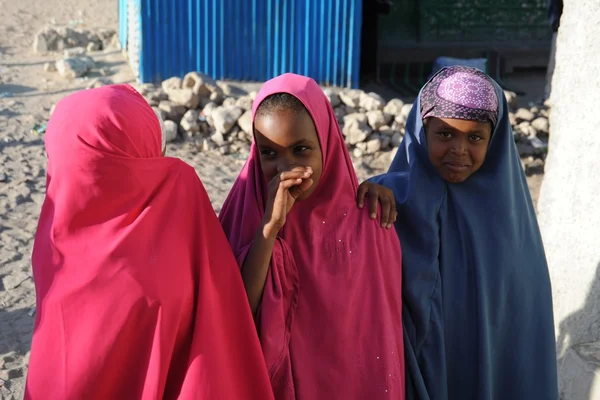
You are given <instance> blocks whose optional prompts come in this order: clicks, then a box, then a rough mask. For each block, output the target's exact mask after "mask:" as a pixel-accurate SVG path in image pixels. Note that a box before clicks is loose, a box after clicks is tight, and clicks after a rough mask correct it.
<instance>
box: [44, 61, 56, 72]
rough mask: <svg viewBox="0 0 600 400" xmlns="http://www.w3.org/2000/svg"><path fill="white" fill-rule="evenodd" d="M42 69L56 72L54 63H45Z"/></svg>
mask: <svg viewBox="0 0 600 400" xmlns="http://www.w3.org/2000/svg"><path fill="white" fill-rule="evenodd" d="M44 71H46V72H56V63H49V62H47V63H45V64H44Z"/></svg>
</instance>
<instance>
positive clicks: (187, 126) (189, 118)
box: [180, 109, 200, 135]
mask: <svg viewBox="0 0 600 400" xmlns="http://www.w3.org/2000/svg"><path fill="white" fill-rule="evenodd" d="M199 116H200V112H199V111H198V110H193V109H192V110H188V111H187V112H186V113H185V114H184V115H183V118H181V122H180V125H181V129H183V130H184V131H185V132H186V133H188V134H190V135H193V134H195V133H197V132H200V121H199Z"/></svg>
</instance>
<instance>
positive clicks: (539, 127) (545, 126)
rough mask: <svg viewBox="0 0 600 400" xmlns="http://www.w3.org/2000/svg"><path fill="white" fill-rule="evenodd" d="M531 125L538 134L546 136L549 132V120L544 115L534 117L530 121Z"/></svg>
mask: <svg viewBox="0 0 600 400" xmlns="http://www.w3.org/2000/svg"><path fill="white" fill-rule="evenodd" d="M531 126H532V127H533V128H534V129H535V130H536V131H537V133H538V136H539V135H540V134H542V135H544V136H548V134H549V133H550V122H549V121H548V118H546V117H539V118H536V119H534V120H533V121H532V122H531Z"/></svg>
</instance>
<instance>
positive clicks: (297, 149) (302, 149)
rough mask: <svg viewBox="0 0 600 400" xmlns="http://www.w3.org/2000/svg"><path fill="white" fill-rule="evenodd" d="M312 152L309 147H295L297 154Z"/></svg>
mask: <svg viewBox="0 0 600 400" xmlns="http://www.w3.org/2000/svg"><path fill="white" fill-rule="evenodd" d="M306 150H310V149H309V147H307V146H296V147H294V152H295V153H302V152H303V151H306Z"/></svg>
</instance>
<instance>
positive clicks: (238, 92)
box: [217, 81, 248, 97]
mask: <svg viewBox="0 0 600 400" xmlns="http://www.w3.org/2000/svg"><path fill="white" fill-rule="evenodd" d="M217 87H219V88H221V90H222V91H223V94H224V95H225V96H230V97H239V96H244V95H246V94H248V93H246V91H245V90H243V89H241V88H239V87H235V86H233V85H231V84H229V83H227V82H223V81H217Z"/></svg>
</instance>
